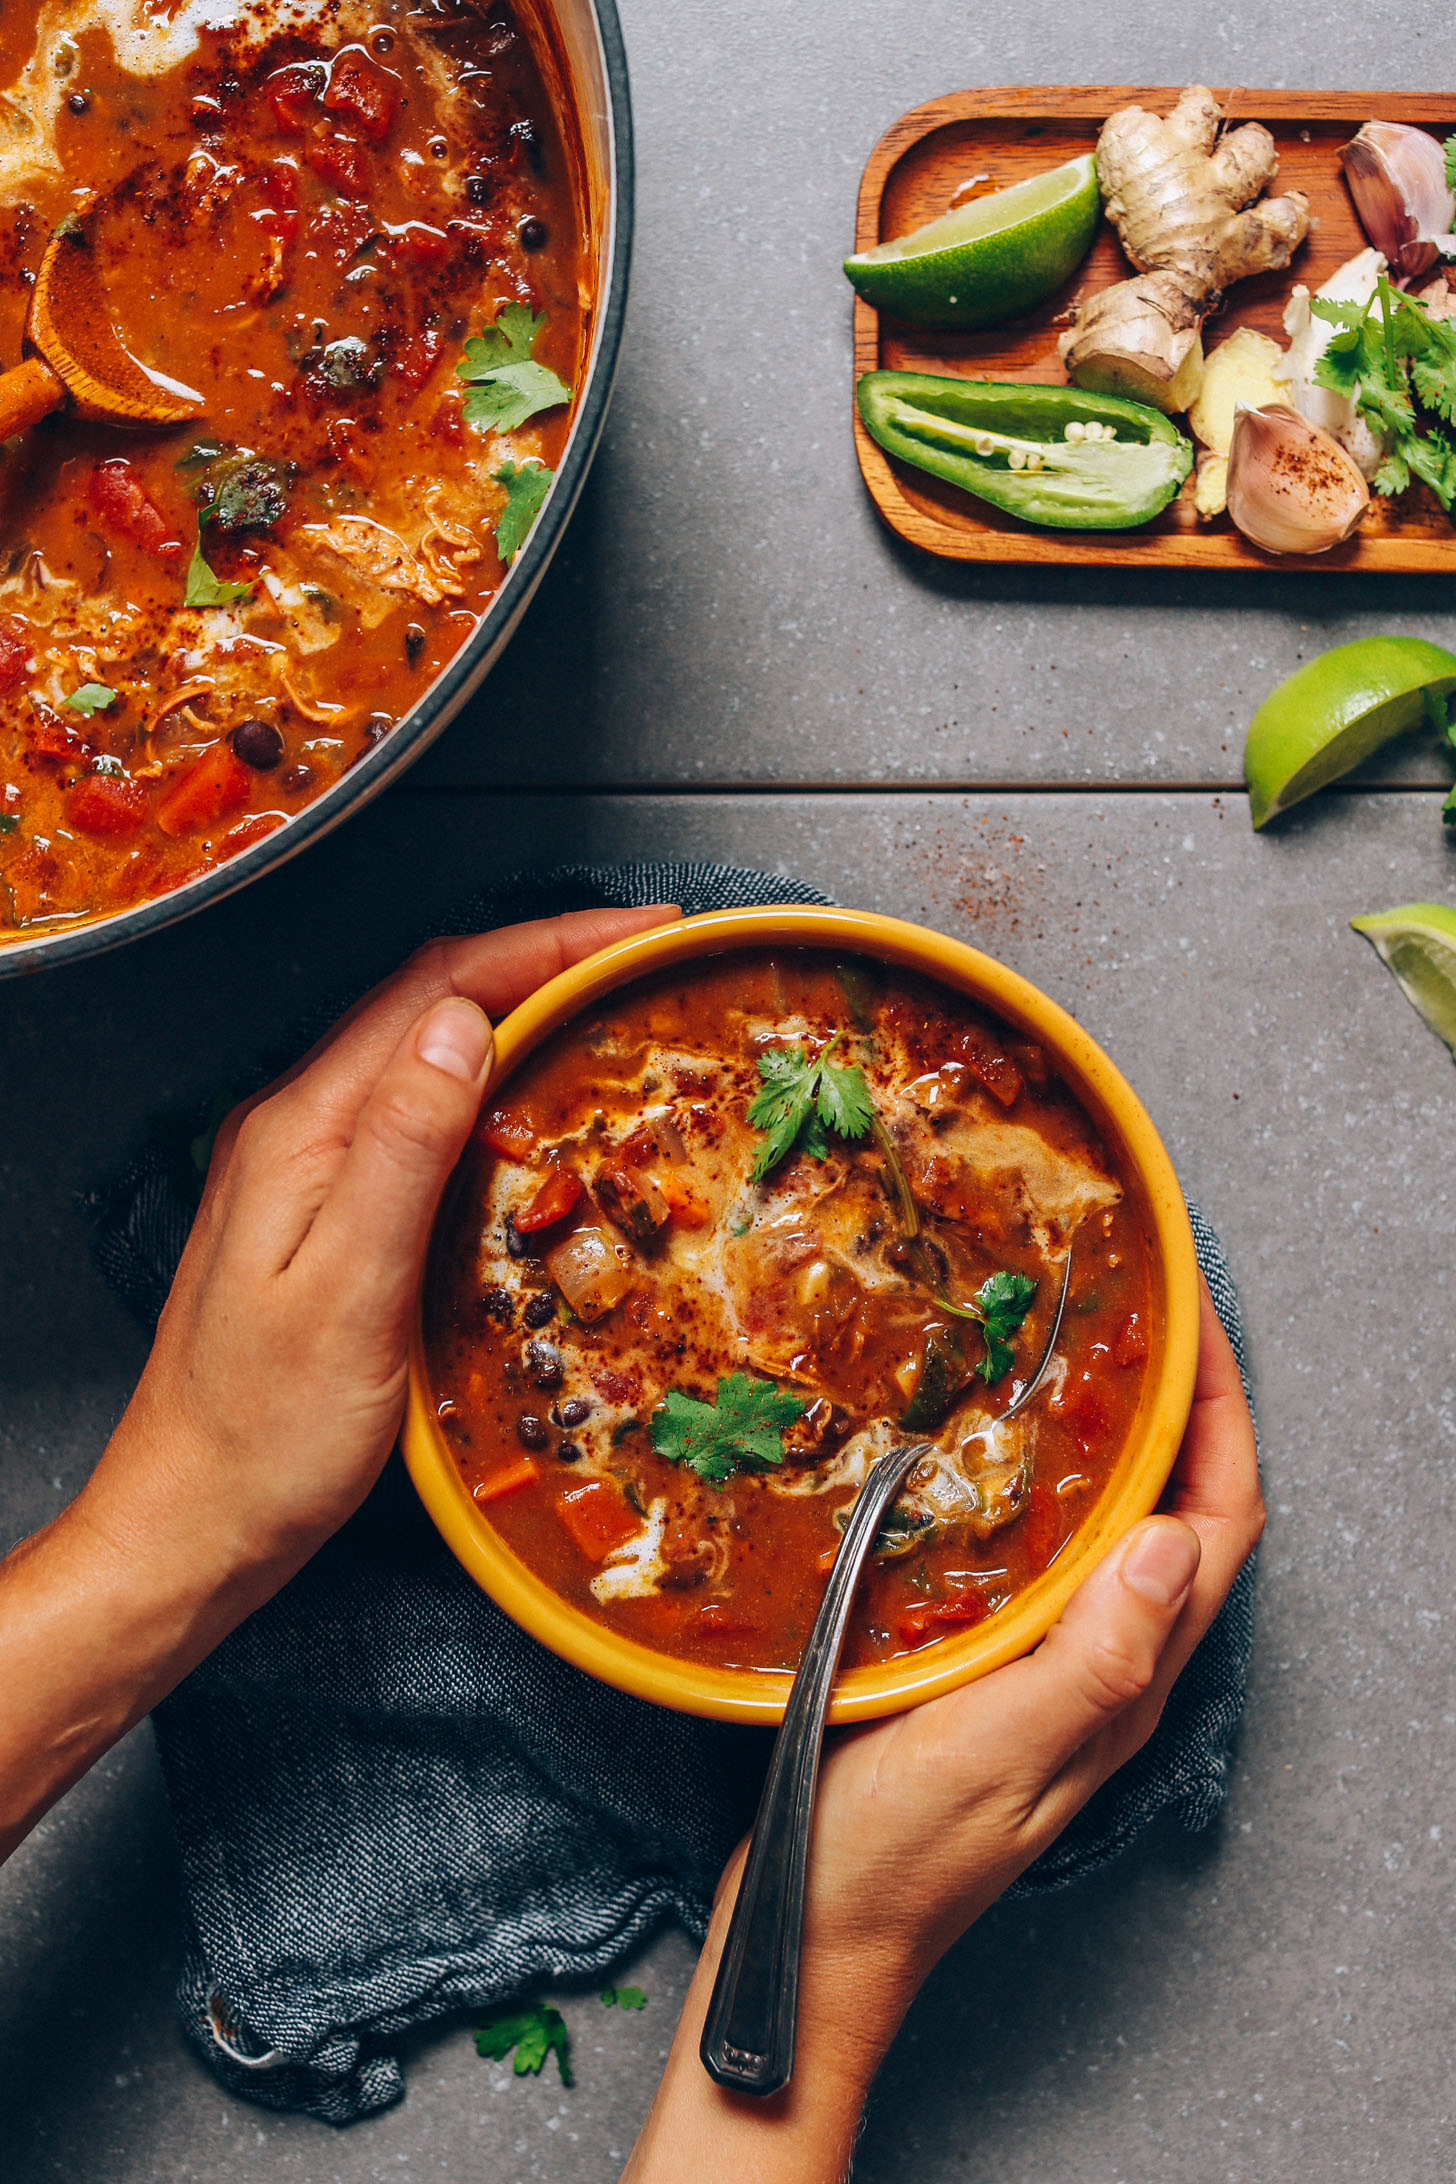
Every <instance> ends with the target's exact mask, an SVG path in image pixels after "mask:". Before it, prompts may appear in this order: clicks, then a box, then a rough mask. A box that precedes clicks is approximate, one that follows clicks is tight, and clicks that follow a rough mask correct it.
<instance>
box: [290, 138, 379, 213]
mask: <svg viewBox="0 0 1456 2184" xmlns="http://www.w3.org/2000/svg"><path fill="white" fill-rule="evenodd" d="M304 156H305V158H306V159H307V160H308V163H309V165H310V166H311V167H312V169H313V171H314V173H315V174H317V175H322V177H323V179H324V181H325V182H327V183H328V184H329V185H330V187H331V188H332V189H336V190H337V191H338V193H339V195H340V197H353V198H364V197H367V196H368V195H369V190H370V186H371V184H372V182H373V180H374V175H373V170H372V169H371V167H370V165H369V157H368V154H367V153H366V152H365V150H364V147H363V145H362V144H356V143H355V141H354V139H353V138H352V137H346V136H329V137H316V138H315V139H314V141H313V142H312V143H311V144H310V145H309V147H308V150H307V152H306V153H305V155H304Z"/></svg>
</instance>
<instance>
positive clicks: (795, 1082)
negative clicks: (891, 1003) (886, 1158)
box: [748, 1031, 875, 1183]
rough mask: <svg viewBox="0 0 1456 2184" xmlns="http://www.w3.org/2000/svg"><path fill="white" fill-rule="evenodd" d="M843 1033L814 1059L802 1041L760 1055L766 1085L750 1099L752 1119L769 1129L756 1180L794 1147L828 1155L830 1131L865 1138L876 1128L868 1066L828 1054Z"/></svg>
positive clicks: (819, 1156) (814, 1155) (819, 1157)
mask: <svg viewBox="0 0 1456 2184" xmlns="http://www.w3.org/2000/svg"><path fill="white" fill-rule="evenodd" d="M840 1036H841V1034H840V1033H839V1032H837V1031H836V1032H835V1034H834V1037H833V1038H832V1039H831V1040H830V1041H829V1044H828V1046H826V1047H825V1048H824V1051H823V1052H822V1053H821V1054H820V1055H818V1056H817V1058H815V1059H813V1060H811V1059H810V1057H809V1055H808V1053H807V1052H806V1051H805V1049H804V1048H803V1047H800V1046H793V1047H769V1048H768V1049H767V1050H766V1051H765V1052H764V1053H762V1054H760V1055H759V1057H758V1073H759V1076H760V1077H761V1078H762V1079H763V1084H762V1086H761V1088H760V1090H759V1091H758V1092H756V1093H755V1094H754V1097H753V1099H752V1100H751V1101H750V1103H749V1107H748V1120H749V1122H750V1123H751V1124H752V1125H753V1128H754V1129H755V1130H763V1131H765V1132H766V1133H767V1134H766V1136H765V1138H764V1142H763V1144H762V1145H761V1146H760V1147H759V1149H758V1158H757V1159H756V1160H755V1161H754V1163H753V1170H752V1175H753V1181H754V1182H755V1183H761V1182H762V1181H763V1179H764V1177H765V1176H766V1175H769V1174H771V1173H772V1171H773V1170H774V1169H775V1168H776V1167H777V1166H778V1164H779V1162H780V1161H781V1160H785V1159H787V1157H788V1155H789V1154H790V1153H791V1152H800V1153H807V1154H808V1156H809V1158H810V1159H811V1160H824V1159H827V1158H828V1154H829V1134H830V1132H831V1131H833V1132H834V1133H835V1135H836V1136H838V1137H844V1138H862V1137H863V1136H864V1135H865V1134H866V1132H867V1131H868V1130H869V1129H870V1128H871V1127H872V1125H873V1123H874V1119H875V1103H874V1098H873V1095H872V1094H871V1092H870V1088H869V1086H868V1084H866V1082H865V1075H864V1071H863V1070H862V1069H860V1068H859V1067H858V1066H857V1065H854V1064H848V1065H840V1064H837V1063H832V1062H831V1061H830V1059H829V1056H830V1054H831V1053H832V1051H833V1049H834V1047H835V1045H836V1043H837V1042H838V1040H839V1038H840Z"/></svg>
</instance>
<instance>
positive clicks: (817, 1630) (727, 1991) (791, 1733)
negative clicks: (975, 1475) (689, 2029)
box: [698, 1441, 930, 2094]
mask: <svg viewBox="0 0 1456 2184" xmlns="http://www.w3.org/2000/svg"><path fill="white" fill-rule="evenodd" d="M929 1446H930V1444H929V1443H928V1442H926V1441H917V1442H914V1443H910V1444H907V1445H905V1446H902V1447H899V1448H892V1449H887V1450H886V1451H885V1453H884V1455H883V1456H879V1457H877V1458H876V1460H875V1461H874V1463H873V1464H871V1466H870V1468H869V1472H868V1474H867V1476H866V1478H865V1483H864V1486H863V1488H862V1489H861V1491H860V1495H859V1499H858V1500H857V1501H856V1502H855V1505H854V1507H853V1509H852V1510H851V1512H850V1517H849V1522H848V1524H847V1525H846V1526H845V1528H844V1537H843V1539H842V1540H841V1541H840V1543H839V1552H838V1554H837V1555H836V1556H835V1558H834V1567H833V1569H832V1570H831V1571H830V1573H829V1583H828V1584H827V1585H826V1587H825V1589H824V1598H823V1600H822V1602H821V1603H820V1607H819V1613H818V1614H817V1616H816V1617H815V1618H814V1628H813V1630H812V1631H811V1632H810V1633H809V1643H808V1644H807V1645H806V1646H805V1648H804V1654H803V1658H802V1660H801V1661H800V1663H799V1668H798V1673H797V1674H796V1676H795V1677H794V1686H793V1689H792V1691H791V1692H790V1693H789V1703H788V1706H787V1708H786V1709H785V1712H784V1719H783V1726H782V1728H781V1729H780V1730H779V1733H778V1738H777V1741H776V1742H775V1744H774V1750H773V1758H772V1760H771V1761H770V1763H769V1770H768V1777H767V1779H766V1781H765V1782H764V1785H763V1795H762V1797H761V1798H760V1800H759V1806H758V1817H757V1819H756V1820H755V1821H754V1824H753V1841H752V1843H751V1845H750V1847H749V1852H748V1863H747V1865H746V1867H745V1868H744V1873H743V1880H742V1882H741V1884H740V1886H739V1890H738V1901H737V1903H736V1904H735V1905H734V1908H733V1920H732V1924H731V1925H730V1926H729V1929H728V1940H727V1944H726V1946H725V1948H724V1951H723V1961H722V1963H721V1964H720V1965H719V1967H718V1977H717V1980H716V1982H715V1983H714V1987H713V1998H712V2000H711V2001H710V2003H709V2004H708V2015H707V2020H706V2022H705V2024H704V2026H703V2038H702V2043H701V2045H700V2047H699V2050H698V2052H699V2054H700V2055H701V2056H702V2060H703V2068H704V2069H705V2070H706V2071H707V2073H708V2075H709V2077H710V2078H715V2079H716V2080H717V2082H718V2084H719V2085H726V2086H729V2087H731V2088H732V2089H733V2090H734V2091H735V2092H739V2093H759V2094H769V2093H777V2092H779V2091H780V2090H781V2089H782V2088H783V2087H784V2086H786V2085H787V2084H788V2082H789V2079H790V2077H791V2076H792V2075H793V2069H794V2027H795V2021H796V2019H797V2016H798V2004H799V1951H800V1943H801V1940H802V1938H803V1928H804V1882H805V1876H806V1874H807V1871H808V1865H809V1836H810V1828H811V1822H812V1820H813V1816H814V1787H815V1783H816V1781H817V1780H818V1775H819V1754H820V1750H821V1748H822V1746H823V1743H824V1717H825V1715H826V1714H827V1712H828V1710H829V1697H830V1693H831V1692H832V1691H833V1689H834V1677H835V1671H836V1670H837V1668H838V1666H839V1655H840V1650H841V1648H842V1647H843V1644H844V1633H845V1629H846V1627H847V1625H848V1622H849V1611H850V1608H851V1607H852V1605H853V1603H854V1593H855V1587H856V1585H857V1584H858V1583H859V1575H860V1571H861V1570H862V1568H863V1567H864V1561H865V1557H866V1555H867V1554H868V1553H869V1551H870V1548H871V1547H872V1546H873V1544H874V1541H875V1536H876V1534H877V1533H878V1531H879V1529H880V1519H881V1518H882V1517H883V1516H884V1514H885V1511H886V1510H887V1509H888V1508H889V1506H890V1503H891V1502H892V1501H893V1500H894V1498H895V1496H896V1495H897V1494H898V1493H899V1491H900V1488H901V1487H902V1486H903V1484H904V1482H905V1477H906V1474H907V1473H908V1472H909V1471H911V1470H912V1469H913V1468H914V1466H915V1465H916V1464H917V1463H918V1462H919V1461H920V1459H921V1457H922V1456H923V1455H925V1454H926V1452H927V1450H928V1448H929Z"/></svg>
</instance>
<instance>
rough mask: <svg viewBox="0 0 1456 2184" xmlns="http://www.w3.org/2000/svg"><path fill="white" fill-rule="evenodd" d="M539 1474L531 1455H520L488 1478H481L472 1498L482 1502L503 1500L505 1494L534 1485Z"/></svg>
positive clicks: (516, 1492) (517, 1491)
mask: <svg viewBox="0 0 1456 2184" xmlns="http://www.w3.org/2000/svg"><path fill="white" fill-rule="evenodd" d="M540 1476H541V1472H540V1468H539V1466H538V1465H537V1463H536V1460H535V1458H534V1457H533V1456H520V1457H518V1458H517V1459H516V1461H515V1462H514V1463H513V1464H504V1465H502V1467H501V1469H500V1470H499V1471H493V1472H492V1473H491V1474H490V1477H489V1478H488V1479H482V1480H481V1482H480V1484H479V1486H477V1487H476V1489H475V1492H474V1497H473V1498H474V1499H475V1500H476V1501H477V1502H480V1503H482V1504H484V1503H486V1502H493V1501H504V1499H505V1497H506V1495H507V1494H518V1493H519V1492H520V1490H521V1488H522V1487H523V1486H534V1485H535V1483H536V1481H537V1479H539V1478H540Z"/></svg>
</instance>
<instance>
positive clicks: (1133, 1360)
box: [1112, 1312, 1148, 1365]
mask: <svg viewBox="0 0 1456 2184" xmlns="http://www.w3.org/2000/svg"><path fill="white" fill-rule="evenodd" d="M1147 1354H1148V1331H1147V1328H1146V1327H1145V1326H1144V1325H1143V1323H1142V1319H1141V1317H1140V1316H1139V1314H1138V1313H1136V1312H1129V1313H1128V1315H1127V1318H1126V1319H1125V1320H1124V1321H1123V1323H1122V1325H1121V1326H1120V1327H1119V1328H1118V1330H1117V1333H1116V1334H1115V1335H1114V1337H1113V1340H1112V1360H1113V1363H1114V1364H1115V1365H1141V1364H1142V1363H1143V1361H1144V1359H1145V1358H1146V1357H1147Z"/></svg>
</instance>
